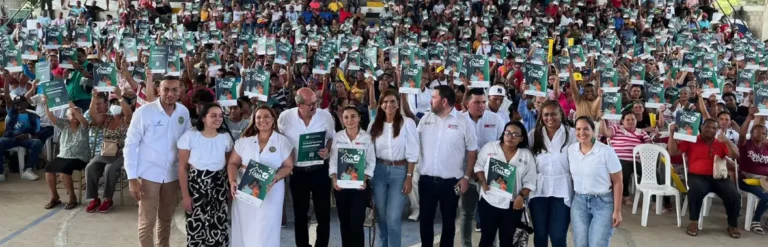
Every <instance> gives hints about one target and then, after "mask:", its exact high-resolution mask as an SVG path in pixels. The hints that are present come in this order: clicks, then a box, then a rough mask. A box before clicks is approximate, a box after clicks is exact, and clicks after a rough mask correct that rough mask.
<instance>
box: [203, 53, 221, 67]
mask: <svg viewBox="0 0 768 247" xmlns="http://www.w3.org/2000/svg"><path fill="white" fill-rule="evenodd" d="M205 63H206V64H208V70H218V69H220V68H221V59H220V58H219V54H218V53H216V52H214V51H208V52H206V53H205Z"/></svg>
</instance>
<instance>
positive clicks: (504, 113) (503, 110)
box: [486, 97, 512, 124]
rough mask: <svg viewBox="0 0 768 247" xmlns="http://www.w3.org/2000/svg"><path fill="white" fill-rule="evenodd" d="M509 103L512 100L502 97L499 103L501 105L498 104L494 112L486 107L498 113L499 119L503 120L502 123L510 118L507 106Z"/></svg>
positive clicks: (507, 121)
mask: <svg viewBox="0 0 768 247" xmlns="http://www.w3.org/2000/svg"><path fill="white" fill-rule="evenodd" d="M489 103H490V102H489ZM510 105H512V101H511V100H509V99H507V97H504V101H503V102H502V103H501V106H499V110H497V111H496V112H493V111H491V109H490V108H488V111H491V112H493V113H496V114H499V117H501V120H503V121H504V124H507V123H509V121H510V119H509V106H510ZM486 106H487V105H486Z"/></svg>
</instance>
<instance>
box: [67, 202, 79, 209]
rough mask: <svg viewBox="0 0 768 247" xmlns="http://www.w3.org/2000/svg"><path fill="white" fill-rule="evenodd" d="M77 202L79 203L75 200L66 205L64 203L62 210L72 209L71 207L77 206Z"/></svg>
mask: <svg viewBox="0 0 768 247" xmlns="http://www.w3.org/2000/svg"><path fill="white" fill-rule="evenodd" d="M79 204H80V203H77V202H71V203H67V205H64V210H70V209H73V208H75V207H77V205H79Z"/></svg>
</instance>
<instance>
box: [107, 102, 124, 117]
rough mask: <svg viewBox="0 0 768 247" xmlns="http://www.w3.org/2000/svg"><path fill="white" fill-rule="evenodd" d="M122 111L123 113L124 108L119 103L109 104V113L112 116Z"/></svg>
mask: <svg viewBox="0 0 768 247" xmlns="http://www.w3.org/2000/svg"><path fill="white" fill-rule="evenodd" d="M120 113H123V108H122V107H120V106H119V105H111V106H109V114H110V115H112V116H117V115H120Z"/></svg>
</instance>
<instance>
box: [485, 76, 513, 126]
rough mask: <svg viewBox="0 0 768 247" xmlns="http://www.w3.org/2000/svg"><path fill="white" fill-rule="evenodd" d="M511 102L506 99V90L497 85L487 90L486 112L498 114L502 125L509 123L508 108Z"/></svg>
mask: <svg viewBox="0 0 768 247" xmlns="http://www.w3.org/2000/svg"><path fill="white" fill-rule="evenodd" d="M511 104H512V101H510V100H509V99H507V90H505V89H504V88H503V87H501V86H499V85H495V86H493V87H491V89H489V90H488V110H490V111H491V112H494V113H496V114H499V117H501V120H504V124H506V123H507V122H509V106H510V105H511Z"/></svg>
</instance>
